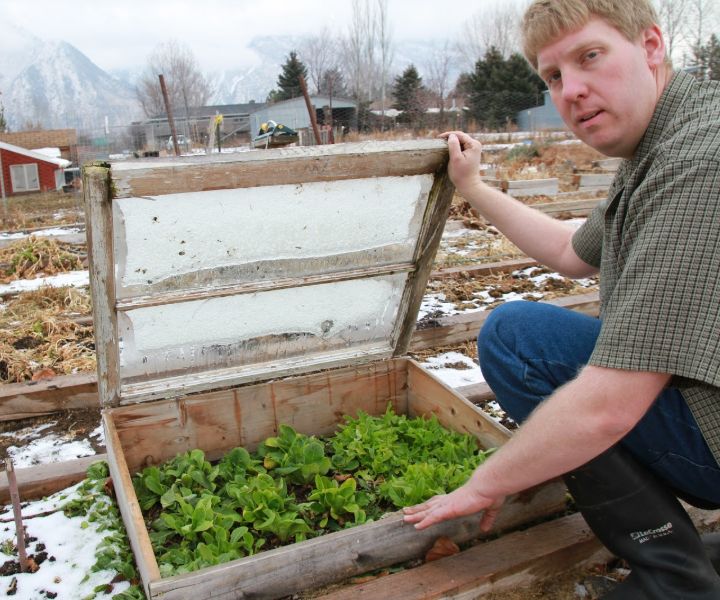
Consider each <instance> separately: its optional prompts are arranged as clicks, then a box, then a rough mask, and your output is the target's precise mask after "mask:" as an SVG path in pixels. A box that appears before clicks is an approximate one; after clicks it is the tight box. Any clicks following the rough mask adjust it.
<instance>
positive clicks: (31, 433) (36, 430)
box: [0, 421, 57, 440]
mask: <svg viewBox="0 0 720 600" xmlns="http://www.w3.org/2000/svg"><path fill="white" fill-rule="evenodd" d="M55 425H57V422H56V421H50V422H49V423H43V424H42V425H34V426H32V427H23V428H22V429H16V430H15V431H11V432H5V433H0V437H13V438H15V439H18V440H26V439H27V440H34V439H37V438H39V437H40V432H42V431H44V430H46V429H49V428H50V427H54V426H55Z"/></svg>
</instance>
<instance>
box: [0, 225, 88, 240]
mask: <svg viewBox="0 0 720 600" xmlns="http://www.w3.org/2000/svg"><path fill="white" fill-rule="evenodd" d="M84 231H85V229H83V228H82V227H49V228H47V229H37V230H35V231H14V232H9V231H0V241H2V240H21V239H23V238H26V237H30V236H31V235H34V236H35V237H58V236H65V235H74V234H77V233H84Z"/></svg>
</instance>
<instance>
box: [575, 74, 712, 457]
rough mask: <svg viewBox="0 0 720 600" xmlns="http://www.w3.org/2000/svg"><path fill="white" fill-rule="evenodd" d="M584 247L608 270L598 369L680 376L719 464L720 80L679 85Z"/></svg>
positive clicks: (679, 78)
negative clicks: (607, 368) (605, 368)
mask: <svg viewBox="0 0 720 600" xmlns="http://www.w3.org/2000/svg"><path fill="white" fill-rule="evenodd" d="M573 247H574V249H575V251H576V253H577V254H578V256H579V257H580V258H582V259H583V260H584V261H585V262H587V263H588V264H591V265H594V266H597V267H599V268H600V300H601V309H600V316H601V319H602V326H601V329H600V335H599V337H598V340H597V344H596V346H595V349H594V352H593V354H592V356H591V357H590V360H589V364H592V365H596V366H602V367H610V368H617V369H627V370H632V371H653V372H658V373H670V374H672V375H673V376H674V377H673V382H672V383H673V385H675V386H677V387H678V388H679V389H680V391H681V392H682V394H683V396H684V397H685V399H686V401H687V402H688V406H689V407H690V409H691V410H692V412H693V415H694V416H695V419H696V420H697V423H698V425H699V427H700V429H701V431H702V432H703V435H704V436H705V440H706V441H707V443H708V446H709V447H710V450H711V451H712V453H713V455H714V456H715V459H716V460H717V461H718V463H719V464H720V82H717V81H713V82H698V81H696V80H695V79H694V78H692V77H691V76H690V75H687V74H685V73H677V74H675V75H674V76H673V77H672V79H671V81H670V83H669V84H668V86H667V88H666V89H665V91H664V93H663V94H662V96H661V98H660V101H659V102H658V105H657V106H656V108H655V112H654V114H653V117H652V119H651V121H650V124H649V126H648V128H647V130H646V132H645V134H644V136H643V139H642V140H641V142H640V145H639V146H638V149H637V151H636V154H635V156H634V158H633V159H632V160H626V161H624V162H623V163H622V164H621V166H620V168H619V170H618V173H617V176H616V177H615V180H614V181H613V184H612V186H611V188H610V193H609V195H608V198H607V200H606V201H605V202H602V203H601V204H600V205H599V206H598V208H597V209H596V210H595V211H594V212H593V213H592V214H591V216H590V217H589V218H588V220H587V222H586V223H585V224H584V225H583V226H582V227H581V228H580V229H579V230H578V231H577V233H576V234H575V236H574V237H573ZM629 392H630V393H632V390H629Z"/></svg>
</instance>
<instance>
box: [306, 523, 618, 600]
mask: <svg viewBox="0 0 720 600" xmlns="http://www.w3.org/2000/svg"><path fill="white" fill-rule="evenodd" d="M430 529H432V528H430ZM519 549H522V551H519ZM610 558H611V555H610V553H609V552H608V551H607V550H605V549H604V548H603V546H602V544H600V542H599V541H598V540H597V538H596V537H595V536H594V535H593V534H592V532H591V531H590V528H589V527H588V526H587V524H586V523H585V521H584V520H583V518H582V516H581V515H580V514H579V513H576V514H574V515H570V516H567V517H563V518H560V519H555V520H553V521H549V522H547V523H542V524H541V525H536V526H535V527H532V528H531V529H527V530H525V531H517V532H514V533H508V534H505V535H503V536H502V537H500V538H498V539H497V540H493V541H491V542H487V543H479V544H477V545H475V546H473V547H471V548H469V549H467V550H465V551H463V552H460V553H459V554H456V555H454V556H449V557H445V558H442V559H440V560H437V561H433V562H429V563H425V564H423V565H421V566H419V567H417V568H414V569H408V570H406V571H401V572H399V573H396V574H393V575H389V576H386V577H380V578H377V579H374V580H372V581H369V582H366V583H361V584H357V585H346V586H344V587H343V588H341V589H339V590H336V591H333V592H330V593H328V594H325V595H323V596H319V597H318V598H317V599H316V600H358V599H362V600H385V599H386V598H402V599H403V600H432V599H438V600H439V599H441V598H442V599H446V598H447V599H449V598H453V599H455V600H460V599H463V600H464V599H467V600H470V599H474V598H478V597H480V596H482V595H484V594H487V593H490V592H494V591H501V590H507V589H517V588H520V587H522V586H528V585H530V584H532V583H533V582H535V581H538V580H540V579H544V578H547V577H552V576H553V575H556V574H559V573H562V572H563V571H566V570H568V569H570V568H574V567H578V566H582V565H592V564H599V563H604V562H606V561H607V560H609V559H610Z"/></svg>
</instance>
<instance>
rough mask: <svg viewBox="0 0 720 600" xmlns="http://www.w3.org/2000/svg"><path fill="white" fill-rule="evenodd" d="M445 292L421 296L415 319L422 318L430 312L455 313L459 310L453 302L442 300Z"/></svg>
mask: <svg viewBox="0 0 720 600" xmlns="http://www.w3.org/2000/svg"><path fill="white" fill-rule="evenodd" d="M444 300H445V294H426V295H425V296H423V299H422V302H421V303H420V310H419V311H418V316H417V320H418V321H420V320H421V319H424V318H425V317H426V316H427V315H428V314H430V313H437V312H441V313H442V314H443V315H456V314H458V313H459V312H460V311H458V310H457V309H456V308H455V304H454V303H453V302H444Z"/></svg>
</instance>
